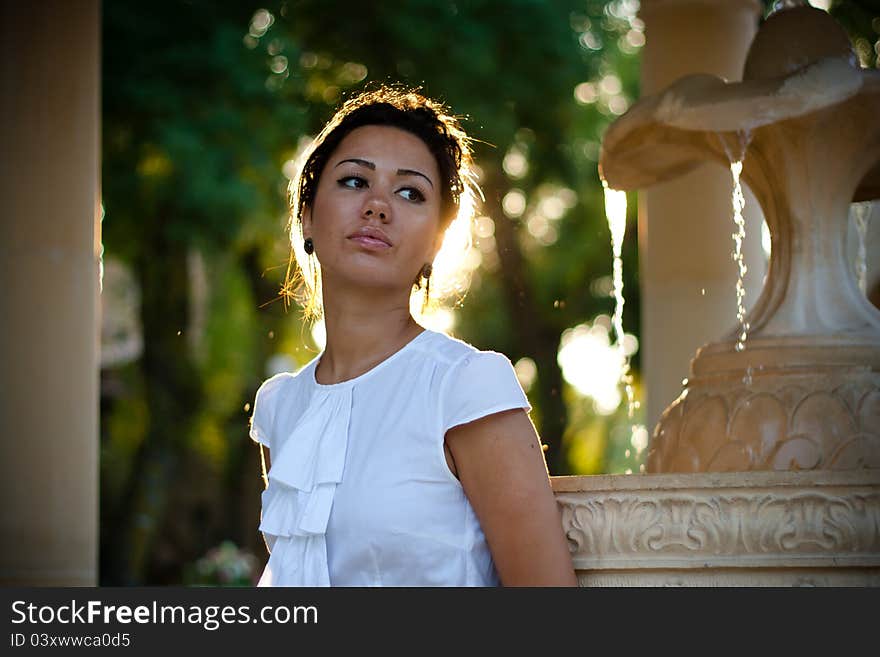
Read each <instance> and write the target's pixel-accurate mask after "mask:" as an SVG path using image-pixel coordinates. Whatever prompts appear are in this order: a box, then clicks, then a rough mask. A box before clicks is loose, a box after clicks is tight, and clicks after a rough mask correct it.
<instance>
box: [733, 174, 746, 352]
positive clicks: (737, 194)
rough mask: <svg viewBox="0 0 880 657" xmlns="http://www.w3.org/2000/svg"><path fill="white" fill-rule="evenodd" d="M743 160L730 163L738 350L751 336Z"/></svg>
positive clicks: (743, 346) (742, 347)
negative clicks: (747, 288) (744, 252)
mask: <svg viewBox="0 0 880 657" xmlns="http://www.w3.org/2000/svg"><path fill="white" fill-rule="evenodd" d="M742 168H743V163H742V160H737V161H736V162H731V163H730V173H731V175H732V176H733V196H732V203H733V222H734V224H736V232H734V233H733V245H734V246H733V261H734V262H735V263H736V268H737V277H736V319H737V321H738V322H739V335H738V336H737V339H736V350H737V351H742V350H743V349H745V348H746V340H747V339H748V337H749V323H748V322H747V321H746V306H745V296H746V286H745V275H746V272H747V271H748V267H746V263H745V259H744V258H743V250H742V247H743V241H744V240H745V238H746V222H745V219H744V218H743V208H744V207H745V204H746V198H745V196H744V195H743V191H742V183H741V182H740V174H742Z"/></svg>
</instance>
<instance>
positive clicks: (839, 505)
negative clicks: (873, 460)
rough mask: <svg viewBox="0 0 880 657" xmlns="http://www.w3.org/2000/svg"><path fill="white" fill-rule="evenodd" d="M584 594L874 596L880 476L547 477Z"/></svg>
mask: <svg viewBox="0 0 880 657" xmlns="http://www.w3.org/2000/svg"><path fill="white" fill-rule="evenodd" d="M552 484H553V488H554V492H555V493H556V500H557V503H558V505H559V508H560V511H561V513H562V523H563V528H564V530H565V533H566V537H567V538H568V542H569V548H570V550H571V553H572V559H573V561H574V565H575V570H576V571H577V575H578V580H579V582H580V583H581V585H582V586H669V585H672V586H676V585H678V586H878V585H880V471H877V470H863V471H849V472H829V471H812V472H747V473H746V472H738V473H700V474H659V475H601V476H592V477H554V478H553V479H552Z"/></svg>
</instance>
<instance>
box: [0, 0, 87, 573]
mask: <svg viewBox="0 0 880 657" xmlns="http://www.w3.org/2000/svg"><path fill="white" fill-rule="evenodd" d="M99 43H100V4H99V2H98V1H97V0H88V1H86V2H67V1H66V0H40V2H17V3H12V2H4V3H2V4H0V49H2V55H0V62H2V64H0V65H2V75H0V85H2V87H0V108H2V113H0V135H2V136H0V143H2V144H3V166H2V175H0V199H2V202H3V204H4V210H3V212H2V215H0V216H2V222H3V225H2V235H3V237H2V240H0V271H2V272H3V286H2V294H0V318H2V319H0V326H2V331H0V354H2V356H0V359H2V364H3V365H2V367H0V377H2V384H0V390H2V394H0V440H2V442H0V445H2V447H0V468H2V475H0V500H2V504H3V515H2V521H0V584H2V585H5V586H9V585H35V586H38V585H65V586H90V585H95V584H97V554H98V548H97V546H98V381H99V365H98V362H99V361H98V353H99V334H98V327H99V325H100V323H99V322H98V321H97V320H98V308H99V305H98V294H99V273H98V259H99V253H100V242H101V238H100V200H99V198H100V196H99V180H100V178H99V175H100V167H99V139H100V103H99V98H100V59H99Z"/></svg>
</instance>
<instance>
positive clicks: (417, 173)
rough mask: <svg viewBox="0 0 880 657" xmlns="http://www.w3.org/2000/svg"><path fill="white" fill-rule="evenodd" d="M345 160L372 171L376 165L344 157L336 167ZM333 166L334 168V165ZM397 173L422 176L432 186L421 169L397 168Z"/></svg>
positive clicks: (367, 161)
mask: <svg viewBox="0 0 880 657" xmlns="http://www.w3.org/2000/svg"><path fill="white" fill-rule="evenodd" d="M347 162H350V163H352V164H359V165H361V166H362V167H367V168H368V169H371V170H373V171H375V170H376V165H375V164H374V163H373V162H370V161H369V160H362V159H361V158H359V157H350V158H346V159H344V160H340V161H339V162H337V163H336V166H337V167H338V166H340V165H341V164H345V163H347ZM334 168H336V167H334ZM397 175H398V176H421V177H422V178H424V179H425V180H427V181H428V184H429V185H430V186H431V188H432V189H433V188H434V183H433V182H431V179H430V178H428V176H426V175H425V174H423V173H422V172H421V171H416V170H415V169H398V170H397Z"/></svg>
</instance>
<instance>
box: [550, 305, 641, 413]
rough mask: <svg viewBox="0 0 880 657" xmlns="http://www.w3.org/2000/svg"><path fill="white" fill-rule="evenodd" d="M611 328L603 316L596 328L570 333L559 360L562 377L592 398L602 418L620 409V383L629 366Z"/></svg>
mask: <svg viewBox="0 0 880 657" xmlns="http://www.w3.org/2000/svg"><path fill="white" fill-rule="evenodd" d="M609 325H610V322H609V318H608V316H607V315H600V316H599V317H597V318H596V319H595V320H594V321H593V323H592V324H579V325H577V326H575V327H574V328H570V329H566V330H565V331H564V332H563V334H562V339H561V340H560V349H559V354H558V357H557V360H558V362H559V366H560V367H561V368H562V376H563V377H564V378H565V380H566V381H567V382H568V383H569V384H571V385H572V386H573V387H574V389H575V390H577V392H578V393H579V394H580V395H582V396H584V397H590V398H592V400H593V406H594V409H595V411H596V412H597V413H599V414H600V415H610V414H611V413H613V412H614V411H615V410H617V408H618V406H620V402H621V401H622V395H621V393H620V386H619V383H620V377H621V374H622V372H623V368H624V365H625V362H626V355H625V353H624V351H623V350H622V349H619V348H617V347H616V346H614V345H612V344H611V340H610V337H609ZM633 337H634V336H633ZM630 344H632V345H634V344H635V343H630Z"/></svg>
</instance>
